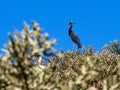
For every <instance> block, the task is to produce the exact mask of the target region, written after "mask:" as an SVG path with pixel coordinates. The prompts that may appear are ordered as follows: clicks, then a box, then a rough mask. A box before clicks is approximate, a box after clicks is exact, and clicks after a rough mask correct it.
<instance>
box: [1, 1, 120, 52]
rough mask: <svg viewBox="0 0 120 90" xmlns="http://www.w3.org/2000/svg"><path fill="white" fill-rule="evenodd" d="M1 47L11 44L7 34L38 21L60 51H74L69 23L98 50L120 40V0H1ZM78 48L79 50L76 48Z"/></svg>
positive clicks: (82, 39)
mask: <svg viewBox="0 0 120 90" xmlns="http://www.w3.org/2000/svg"><path fill="white" fill-rule="evenodd" d="M0 12H1V13H0V48H2V47H3V45H4V44H5V43H7V42H8V37H7V34H8V32H14V28H17V29H18V30H21V29H22V24H23V21H24V20H26V21H27V22H28V24H31V21H32V20H36V21H37V22H38V23H39V24H40V26H41V27H42V28H44V31H45V32H48V33H49V34H50V35H51V37H52V38H56V39H57V45H56V48H57V50H60V49H61V48H62V49H63V50H68V49H72V41H71V40H70V38H69V36H68V27H69V25H68V23H69V21H70V20H73V21H75V22H76V24H75V25H74V27H73V30H74V31H75V32H76V33H77V34H78V35H79V37H80V39H81V42H82V44H83V45H84V46H85V47H88V46H89V45H92V46H93V47H94V48H95V49H96V50H99V49H100V48H102V47H103V46H104V44H106V43H109V42H110V41H113V40H115V39H118V40H119V39H120V1H119V0H19V1H18V0H2V1H0ZM76 48H77V47H76Z"/></svg>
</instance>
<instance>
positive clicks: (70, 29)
mask: <svg viewBox="0 0 120 90" xmlns="http://www.w3.org/2000/svg"><path fill="white" fill-rule="evenodd" d="M74 23H75V22H72V21H70V23H69V25H70V27H69V30H68V34H69V36H70V38H71V39H72V41H73V42H74V43H76V44H77V46H78V48H82V44H81V42H80V39H79V37H78V36H77V34H76V33H75V32H73V30H72V27H73V24H74Z"/></svg>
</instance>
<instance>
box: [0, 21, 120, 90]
mask: <svg viewBox="0 0 120 90" xmlns="http://www.w3.org/2000/svg"><path fill="white" fill-rule="evenodd" d="M32 26H33V27H32V28H30V26H29V25H28V24H27V23H26V22H24V26H23V30H22V31H21V32H18V31H15V33H14V35H11V34H9V35H8V36H9V43H8V44H6V45H5V48H4V49H2V51H4V54H3V55H0V61H1V62H0V90H120V53H119V51H120V46H119V42H118V41H113V42H110V44H106V45H105V46H104V48H103V50H102V51H95V50H94V49H93V47H92V46H89V47H88V48H87V49H86V48H85V47H83V48H82V52H81V53H80V51H79V50H68V51H63V50H61V51H60V52H58V53H55V49H54V45H55V42H56V40H55V39H50V35H49V34H48V33H44V32H43V29H41V28H40V27H39V24H38V23H36V22H35V21H33V22H32ZM39 56H40V57H39ZM46 56H51V57H50V58H46V60H47V61H48V62H47V63H45V62H44V60H42V58H44V57H46ZM37 60H38V61H37Z"/></svg>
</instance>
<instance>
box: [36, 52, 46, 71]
mask: <svg viewBox="0 0 120 90" xmlns="http://www.w3.org/2000/svg"><path fill="white" fill-rule="evenodd" d="M34 56H36V57H37V62H38V64H39V69H40V71H42V70H43V69H44V68H45V66H44V65H42V64H41V62H42V55H41V54H38V53H35V54H34Z"/></svg>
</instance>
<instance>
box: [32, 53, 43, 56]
mask: <svg viewBox="0 0 120 90" xmlns="http://www.w3.org/2000/svg"><path fill="white" fill-rule="evenodd" d="M33 56H36V57H42V56H43V55H42V54H39V53H35V54H34V55H33Z"/></svg>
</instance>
